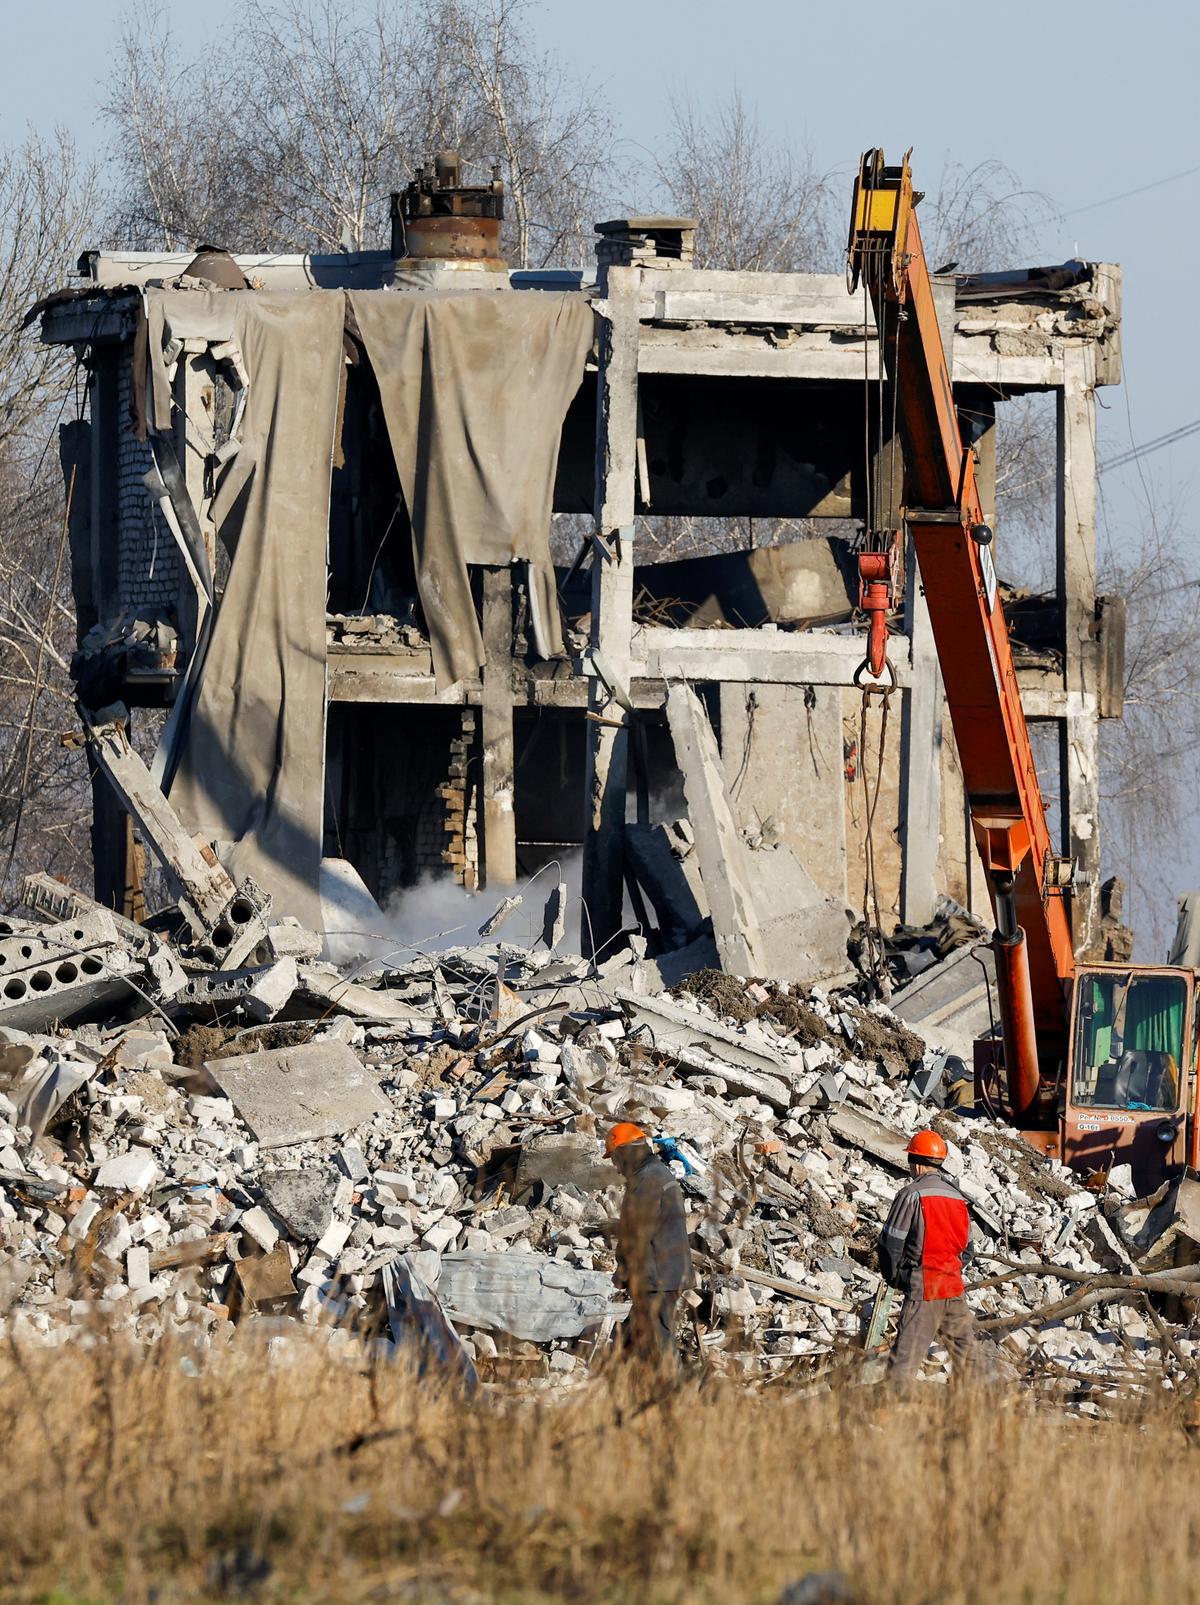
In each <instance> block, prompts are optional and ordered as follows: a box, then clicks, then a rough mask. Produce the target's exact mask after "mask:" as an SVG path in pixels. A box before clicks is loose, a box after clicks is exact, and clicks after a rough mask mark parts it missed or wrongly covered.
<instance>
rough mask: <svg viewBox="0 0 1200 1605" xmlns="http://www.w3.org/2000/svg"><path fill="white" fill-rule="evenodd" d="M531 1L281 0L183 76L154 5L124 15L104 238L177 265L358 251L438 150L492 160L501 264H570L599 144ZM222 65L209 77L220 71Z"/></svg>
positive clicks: (605, 141)
mask: <svg viewBox="0 0 1200 1605" xmlns="http://www.w3.org/2000/svg"><path fill="white" fill-rule="evenodd" d="M527 10H528V0H446V3H444V4H440V5H439V4H436V3H435V0H400V3H389V0H377V3H376V5H375V7H374V9H373V10H371V11H369V12H366V13H364V12H363V11H362V10H361V8H359V7H356V6H353V5H351V4H350V3H349V0H284V3H282V4H279V5H275V6H268V7H265V8H262V9H259V10H254V11H251V12H248V13H247V14H246V16H245V17H244V18H243V19H242V20H241V22H240V48H239V50H238V52H237V53H236V55H235V56H232V57H231V56H230V55H229V53H228V52H225V51H222V52H221V53H220V55H219V56H218V55H217V54H216V53H215V52H214V53H205V54H203V55H202V56H201V57H200V58H199V59H198V60H196V61H194V62H183V61H181V60H180V58H179V56H178V52H177V49H176V46H175V44H174V41H173V39H172V36H171V32H170V26H169V20H168V13H167V11H166V10H165V9H164V8H163V6H162V5H160V4H159V3H158V0H141V3H140V4H139V6H138V7H137V9H136V10H135V11H134V12H133V13H131V14H130V16H129V18H128V20H127V23H126V27H125V30H124V33H123V35H122V40H121V44H120V48H119V51H118V55H117V59H116V62H115V65H114V70H113V75H112V78H111V81H110V86H109V93H108V98H107V102H106V107H105V111H106V115H107V117H108V119H109V122H110V124H111V125H112V127H113V130H114V140H113V146H112V155H111V165H112V170H113V175H114V179H115V189H116V206H115V210H114V215H113V219H112V232H113V234H114V235H115V236H118V237H120V238H121V239H122V243H125V244H127V245H128V244H136V245H141V246H143V247H147V248H153V247H155V246H163V247H165V248H166V249H168V250H182V249H187V248H190V247H193V246H195V245H198V244H200V243H202V242H205V241H207V242H211V243H216V244H221V245H225V246H227V247H229V248H230V249H233V250H243V251H251V250H255V251H304V250H311V251H327V252H329V251H337V250H339V249H343V250H351V251H359V250H363V249H370V248H376V247H380V246H382V245H384V244H385V243H386V240H387V227H388V224H387V216H388V207H387V200H388V195H389V194H390V192H391V191H392V190H395V189H398V188H402V187H403V185H404V184H405V183H407V181H408V179H409V178H410V176H411V174H412V170H413V168H414V166H415V165H416V164H417V163H418V162H419V161H422V160H424V159H425V158H426V157H427V156H428V155H429V154H430V153H431V152H432V151H433V150H437V149H443V148H454V149H458V150H459V151H460V152H461V153H462V156H463V159H464V163H465V165H466V167H467V168H468V170H470V169H471V168H472V167H475V168H476V169H480V168H484V167H487V168H490V165H491V162H492V160H493V159H496V160H499V162H500V164H501V168H502V171H503V176H504V178H505V181H506V188H507V191H508V208H507V209H508V212H509V218H508V221H507V226H506V243H507V245H508V248H509V251H510V259H511V260H512V262H513V263H514V265H516V266H522V267H524V266H528V265H530V264H531V263H538V264H541V263H544V262H549V261H554V260H559V259H562V258H564V257H577V256H578V251H579V242H580V238H581V237H587V238H590V232H591V231H590V222H589V224H588V225H587V229H586V236H581V230H582V229H583V227H584V225H583V222H582V220H583V219H584V218H585V217H586V216H587V212H588V209H589V203H590V198H591V195H592V193H593V191H594V186H595V184H596V183H597V181H598V179H599V177H600V175H601V174H602V173H603V172H604V171H605V167H606V163H607V161H608V158H609V155H610V151H611V145H612V133H611V128H610V125H609V123H608V119H607V115H606V113H605V112H604V110H603V108H602V105H601V102H600V100H599V97H598V96H597V95H596V94H595V92H594V91H593V90H592V89H591V88H590V87H589V86H588V85H587V84H586V83H583V82H579V81H577V80H576V79H575V78H574V76H573V75H572V74H571V73H570V72H568V71H567V70H566V69H565V68H564V67H563V66H562V65H561V64H560V63H558V62H557V61H556V60H555V59H554V58H553V57H551V56H548V55H545V54H542V53H539V52H538V51H537V50H536V48H535V47H534V45H533V42H532V40H531V37H530V35H529V34H528V32H527V31H526V29H525V25H524V18H525V14H526V12H527ZM218 60H219V61H220V63H221V65H216V64H215V63H216V62H217V61H218Z"/></svg>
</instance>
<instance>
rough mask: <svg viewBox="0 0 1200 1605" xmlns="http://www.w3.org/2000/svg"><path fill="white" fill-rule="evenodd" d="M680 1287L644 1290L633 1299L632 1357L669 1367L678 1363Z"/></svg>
mask: <svg viewBox="0 0 1200 1605" xmlns="http://www.w3.org/2000/svg"><path fill="white" fill-rule="evenodd" d="M679 1291H680V1290H679V1288H677V1287H676V1288H671V1289H669V1290H668V1291H666V1292H663V1293H644V1294H642V1295H641V1296H640V1297H636V1298H634V1299H633V1301H632V1308H631V1309H630V1311H629V1332H628V1340H629V1353H630V1357H631V1358H634V1359H638V1360H643V1361H645V1362H646V1363H647V1364H650V1365H656V1366H661V1367H663V1368H666V1369H669V1368H671V1367H674V1366H676V1365H678V1364H679V1348H678V1345H677V1343H676V1341H675V1307H676V1305H677V1304H678V1302H679Z"/></svg>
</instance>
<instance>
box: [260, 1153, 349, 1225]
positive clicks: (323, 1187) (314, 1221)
mask: <svg viewBox="0 0 1200 1605" xmlns="http://www.w3.org/2000/svg"><path fill="white" fill-rule="evenodd" d="M337 1183H338V1177H337V1175H336V1173H335V1172H334V1171H332V1170H323V1169H313V1170H265V1171H263V1173H262V1175H261V1177H260V1178H259V1184H260V1186H261V1187H262V1192H263V1197H264V1199H265V1200H266V1202H267V1203H268V1204H269V1205H270V1207H271V1209H272V1210H274V1212H275V1214H276V1215H277V1216H278V1217H279V1219H280V1220H281V1221H282V1222H283V1224H284V1225H285V1226H286V1227H287V1229H288V1231H289V1232H290V1233H291V1235H292V1236H293V1237H294V1238H295V1239H296V1241H297V1242H300V1243H315V1242H316V1241H317V1239H318V1238H319V1237H321V1236H323V1235H324V1233H325V1232H326V1231H327V1230H328V1228H329V1223H330V1221H331V1220H332V1219H333V1201H334V1197H335V1194H336V1191H337Z"/></svg>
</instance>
